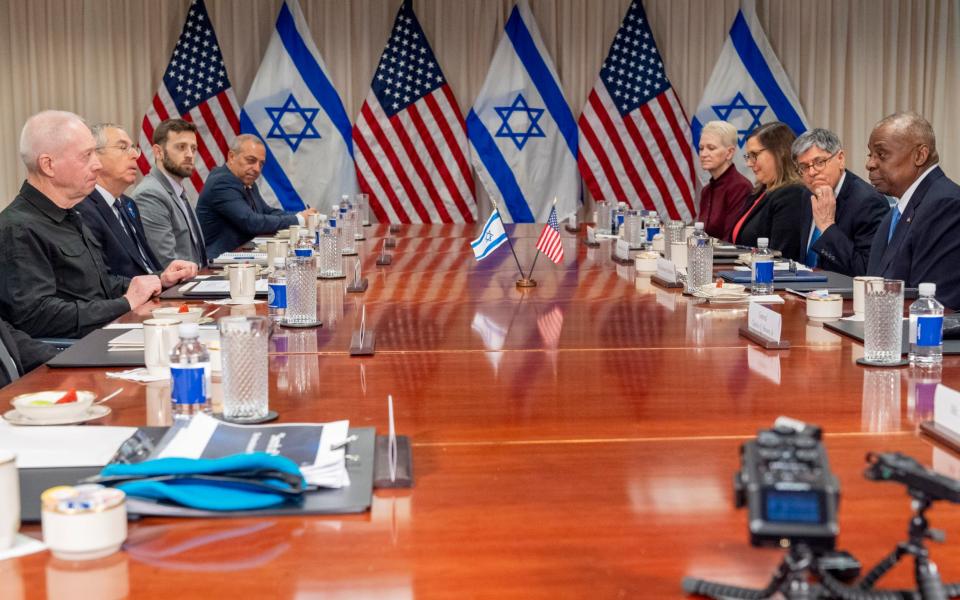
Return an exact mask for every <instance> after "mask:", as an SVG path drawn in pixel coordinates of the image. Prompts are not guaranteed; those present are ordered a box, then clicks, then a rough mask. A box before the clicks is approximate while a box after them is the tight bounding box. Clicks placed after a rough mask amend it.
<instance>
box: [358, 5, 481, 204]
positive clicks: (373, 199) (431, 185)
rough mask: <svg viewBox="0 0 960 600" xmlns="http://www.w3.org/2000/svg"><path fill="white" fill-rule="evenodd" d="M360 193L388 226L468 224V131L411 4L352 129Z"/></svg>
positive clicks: (401, 16)
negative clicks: (366, 197)
mask: <svg viewBox="0 0 960 600" xmlns="http://www.w3.org/2000/svg"><path fill="white" fill-rule="evenodd" d="M353 143H354V158H355V160H356V165H357V179H358V182H359V184H360V188H361V189H362V190H363V191H364V192H366V193H367V194H369V196H370V208H371V209H372V210H373V212H374V214H376V216H377V219H378V220H379V221H380V222H381V223H383V222H389V223H473V222H474V221H476V218H477V201H476V199H475V198H474V194H473V176H472V175H471V174H470V166H469V164H468V163H467V132H466V126H465V125H464V123H463V115H462V114H461V113H460V108H459V107H458V106H457V100H456V98H454V96H453V91H452V90H451V89H450V86H449V85H448V84H447V81H446V78H445V77H444V75H443V71H441V70H440V64H439V63H438V62H437V57H436V56H434V54H433V50H432V49H431V48H430V42H428V41H427V36H426V34H425V33H424V32H423V28H421V27H420V22H419V21H417V16H416V15H415V14H414V12H413V6H412V3H411V1H410V0H404V2H403V4H401V5H400V10H399V11H398V12H397V18H396V21H394V25H393V30H392V31H391V33H390V39H389V40H387V46H386V48H384V50H383V54H382V55H381V56H380V64H379V65H378V66H377V70H376V72H375V73H374V76H373V83H372V84H371V85H370V92H369V93H368V94H367V98H366V100H365V101H364V103H363V107H361V109H360V115H359V116H358V117H357V121H356V125H354V128H353Z"/></svg>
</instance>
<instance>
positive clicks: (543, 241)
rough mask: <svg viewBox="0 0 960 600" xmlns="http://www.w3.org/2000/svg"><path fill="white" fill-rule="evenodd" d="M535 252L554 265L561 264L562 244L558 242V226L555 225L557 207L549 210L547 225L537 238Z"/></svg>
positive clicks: (557, 224)
mask: <svg viewBox="0 0 960 600" xmlns="http://www.w3.org/2000/svg"><path fill="white" fill-rule="evenodd" d="M537 250H539V251H540V252H543V253H544V254H546V255H547V258H549V259H550V260H552V261H553V262H554V263H555V264H558V265H559V264H560V263H562V262H563V243H562V242H561V241H560V224H559V223H557V207H556V206H554V207H553V208H551V209H550V216H549V217H547V224H546V225H544V226H543V231H541V232H540V237H539V238H537Z"/></svg>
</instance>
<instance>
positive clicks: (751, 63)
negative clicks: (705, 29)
mask: <svg viewBox="0 0 960 600" xmlns="http://www.w3.org/2000/svg"><path fill="white" fill-rule="evenodd" d="M717 120H719V121H727V122H729V123H730V124H731V125H733V126H734V127H736V128H737V131H738V133H739V135H738V140H737V142H738V144H739V146H740V148H743V144H744V141H745V139H746V137H747V134H749V133H750V131H752V130H753V129H755V128H757V127H759V126H760V125H761V124H763V123H769V122H771V121H782V122H784V123H786V124H787V125H789V126H790V128H791V129H793V132H794V133H796V134H797V135H800V134H801V133H803V132H804V131H806V130H807V119H806V117H804V115H803V108H801V106H800V100H799V99H798V98H797V93H796V92H795V91H794V90H793V86H792V85H791V84H790V80H789V79H788V78H787V74H786V73H785V72H784V70H783V67H782V66H781V65H780V61H779V60H778V59H777V56H776V55H775V54H774V53H773V48H771V47H770V42H769V41H768V40H767V36H766V34H764V32H763V29H762V28H761V26H760V20H759V19H758V18H757V11H756V5H755V2H754V0H743V2H742V4H741V5H740V10H739V11H738V12H737V16H736V18H734V20H733V25H732V26H731V27H730V34H729V35H728V36H727V41H726V42H724V44H723V49H722V50H721V51H720V58H719V59H717V64H716V66H715V67H714V68H713V74H711V75H710V81H708V82H707V88H706V90H705V91H704V92H703V99H701V100H700V105H699V106H698V107H697V112H696V113H695V114H694V117H693V120H692V122H691V123H690V129H691V130H692V133H693V146H694V148H695V149H697V150H698V149H699V147H700V131H701V130H702V129H703V126H704V125H705V124H706V123H708V122H709V121H717ZM742 154H743V153H742V152H735V153H734V155H733V158H734V163H735V164H736V165H737V168H738V169H739V170H740V171H741V172H745V170H746V165H745V164H744V162H743V156H742ZM694 162H696V163H697V169H698V170H700V165H699V162H697V161H694ZM700 178H701V180H704V181H705V180H706V179H708V178H709V175H706V176H705V174H704V173H703V172H702V171H700Z"/></svg>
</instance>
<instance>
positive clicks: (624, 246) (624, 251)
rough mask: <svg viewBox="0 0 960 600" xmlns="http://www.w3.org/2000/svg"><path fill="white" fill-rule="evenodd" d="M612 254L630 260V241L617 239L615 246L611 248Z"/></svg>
mask: <svg viewBox="0 0 960 600" xmlns="http://www.w3.org/2000/svg"><path fill="white" fill-rule="evenodd" d="M613 255H614V256H616V257H617V258H619V259H620V260H630V242H628V241H627V240H617V246H616V247H615V248H614V249H613Z"/></svg>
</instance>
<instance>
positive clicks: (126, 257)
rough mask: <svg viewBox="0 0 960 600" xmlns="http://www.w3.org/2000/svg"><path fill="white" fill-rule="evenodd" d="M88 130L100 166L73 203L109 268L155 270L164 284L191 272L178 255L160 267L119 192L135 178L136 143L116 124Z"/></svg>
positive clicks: (129, 272) (128, 272)
mask: <svg viewBox="0 0 960 600" xmlns="http://www.w3.org/2000/svg"><path fill="white" fill-rule="evenodd" d="M90 130H91V132H92V133H93V138H94V140H95V141H96V153H97V156H98V158H99V159H100V165H101V169H100V172H99V173H97V185H96V187H95V188H94V190H93V191H92V192H90V195H89V196H87V197H86V198H85V199H84V200H83V202H81V203H80V204H78V205H77V207H76V208H77V210H78V211H80V215H81V216H82V217H83V222H84V224H85V225H86V226H87V227H88V228H89V229H90V232H91V233H93V236H94V238H96V240H97V242H99V244H100V248H101V250H102V252H103V260H104V262H105V263H106V264H107V267H108V268H109V269H110V272H111V273H113V274H115V275H121V276H123V277H136V276H138V275H151V274H156V275H159V276H160V282H161V284H162V285H163V286H164V287H169V286H171V285H174V284H176V283H179V282H180V281H182V280H183V279H189V278H191V277H193V276H195V275H196V274H197V265H195V264H193V263H191V262H187V261H184V260H174V261H173V262H171V263H170V265H169V266H168V267H167V269H166V270H164V269H163V268H162V266H161V265H160V261H159V260H158V259H157V257H156V255H155V254H154V253H153V250H152V249H151V248H150V245H149V243H148V242H147V236H146V234H145V233H144V230H143V221H142V220H141V218H140V211H139V209H138V208H137V205H136V204H135V203H134V202H133V200H131V199H130V198H129V197H127V196H125V195H124V193H123V192H124V191H126V189H127V188H129V187H130V186H131V185H133V182H134V181H136V179H137V171H138V169H137V158H139V157H140V148H139V147H137V146H136V145H134V143H133V141H131V139H130V136H129V135H127V132H126V131H124V130H123V129H122V128H120V127H119V126H118V125H113V124H111V123H101V124H99V125H94V126H93V127H91V128H90Z"/></svg>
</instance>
